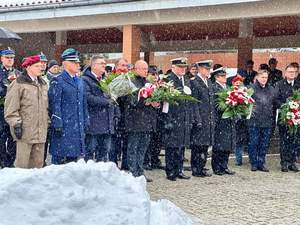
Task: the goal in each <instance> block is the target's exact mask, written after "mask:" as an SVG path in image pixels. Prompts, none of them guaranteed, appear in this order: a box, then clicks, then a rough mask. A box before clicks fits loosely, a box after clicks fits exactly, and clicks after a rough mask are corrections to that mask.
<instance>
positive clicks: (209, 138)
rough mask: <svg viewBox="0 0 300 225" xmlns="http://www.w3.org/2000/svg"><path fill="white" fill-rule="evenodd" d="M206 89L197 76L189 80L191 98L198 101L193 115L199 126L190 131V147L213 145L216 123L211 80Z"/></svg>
mask: <svg viewBox="0 0 300 225" xmlns="http://www.w3.org/2000/svg"><path fill="white" fill-rule="evenodd" d="M207 84H208V87H207V86H206V85H205V83H204V82H203V80H202V79H201V78H200V77H199V76H198V75H197V76H196V77H195V78H193V79H191V88H192V96H193V97H195V98H196V99H198V100H199V101H200V102H199V103H197V107H196V109H195V110H196V111H195V115H196V118H197V117H199V116H198V115H200V119H196V121H198V123H199V122H200V121H201V126H193V128H192V131H191V145H196V146H201V145H206V146H210V145H213V143H214V132H215V131H214V130H215V123H216V112H215V99H214V92H213V87H212V83H211V80H209V79H208V80H207Z"/></svg>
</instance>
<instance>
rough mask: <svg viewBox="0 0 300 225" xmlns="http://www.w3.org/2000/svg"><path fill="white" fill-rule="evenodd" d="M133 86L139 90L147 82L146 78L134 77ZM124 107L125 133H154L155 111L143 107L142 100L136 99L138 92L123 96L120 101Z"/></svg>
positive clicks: (154, 109)
mask: <svg viewBox="0 0 300 225" xmlns="http://www.w3.org/2000/svg"><path fill="white" fill-rule="evenodd" d="M132 82H133V83H134V85H135V86H136V87H137V88H138V89H141V88H142V87H144V86H145V84H146V83H147V82H148V81H147V79H146V78H143V77H140V76H136V77H135V78H133V79H132ZM120 101H121V102H122V104H123V107H124V116H125V117H124V122H125V130H126V132H127V133H140V132H143V133H151V132H155V131H156V123H157V115H158V114H157V113H158V111H157V109H156V108H154V107H152V106H147V105H145V102H144V99H143V98H140V99H138V92H135V93H133V94H131V95H128V96H125V97H123V98H121V100H120Z"/></svg>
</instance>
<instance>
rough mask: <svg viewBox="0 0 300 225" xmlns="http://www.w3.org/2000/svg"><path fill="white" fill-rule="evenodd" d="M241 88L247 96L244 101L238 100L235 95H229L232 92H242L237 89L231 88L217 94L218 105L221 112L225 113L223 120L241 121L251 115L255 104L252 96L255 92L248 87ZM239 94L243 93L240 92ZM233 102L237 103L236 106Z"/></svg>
mask: <svg viewBox="0 0 300 225" xmlns="http://www.w3.org/2000/svg"><path fill="white" fill-rule="evenodd" d="M241 88H242V90H243V94H244V96H245V98H244V99H236V98H235V97H234V96H233V95H232V96H231V95H230V94H229V93H231V92H234V91H238V90H240V89H239V88H237V87H229V88H226V89H223V90H221V91H220V92H218V93H216V95H217V105H218V108H219V109H220V111H223V114H222V118H223V119H228V118H232V119H239V118H242V117H248V116H249V115H250V114H251V112H252V110H253V103H254V100H253V99H252V97H251V96H252V95H253V93H254V90H253V89H252V88H246V87H241ZM238 93H242V92H240V91H238ZM233 102H236V104H234V103H233Z"/></svg>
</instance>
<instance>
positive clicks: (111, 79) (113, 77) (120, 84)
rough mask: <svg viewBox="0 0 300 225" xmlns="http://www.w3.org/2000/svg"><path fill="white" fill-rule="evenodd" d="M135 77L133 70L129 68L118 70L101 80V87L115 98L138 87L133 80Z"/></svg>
mask: <svg viewBox="0 0 300 225" xmlns="http://www.w3.org/2000/svg"><path fill="white" fill-rule="evenodd" d="M133 77H135V74H134V73H133V72H129V71H128V70H117V71H114V72H112V73H110V74H108V75H107V77H106V78H104V79H103V80H101V81H100V82H99V87H100V89H101V90H102V91H103V92H104V93H106V94H108V95H109V96H110V97H111V98H112V99H113V100H117V98H118V97H121V96H125V95H128V94H131V93H133V92H135V91H137V90H138V89H137V88H136V86H135V85H134V84H133V82H132V81H131V78H133Z"/></svg>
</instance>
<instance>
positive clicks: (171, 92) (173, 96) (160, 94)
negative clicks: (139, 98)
mask: <svg viewBox="0 0 300 225" xmlns="http://www.w3.org/2000/svg"><path fill="white" fill-rule="evenodd" d="M180 101H190V102H199V100H198V99H196V98H194V97H192V96H191V95H187V94H185V93H182V92H181V91H180V90H177V89H175V88H174V85H173V83H172V82H170V81H169V82H164V81H162V82H159V84H158V87H157V88H156V89H155V90H154V92H153V94H152V95H151V97H149V98H147V99H146V102H168V103H169V104H170V105H178V102H180Z"/></svg>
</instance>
